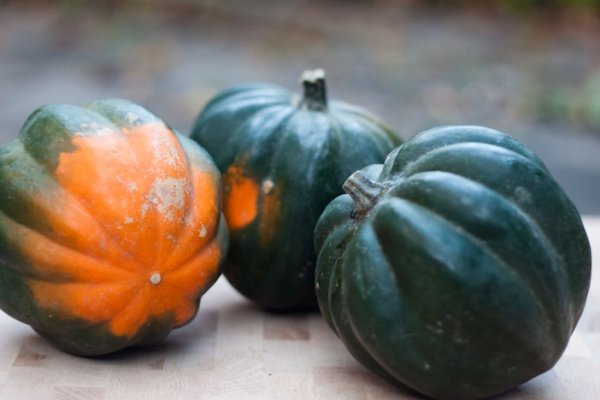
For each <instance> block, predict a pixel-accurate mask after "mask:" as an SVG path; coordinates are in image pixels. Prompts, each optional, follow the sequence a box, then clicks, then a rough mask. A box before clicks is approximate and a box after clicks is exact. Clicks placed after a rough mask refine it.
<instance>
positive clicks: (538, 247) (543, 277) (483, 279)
mask: <svg viewBox="0 0 600 400" xmlns="http://www.w3.org/2000/svg"><path fill="white" fill-rule="evenodd" d="M344 188H345V190H346V192H347V193H348V194H346V195H342V196H340V197H338V198H336V199H335V200H334V201H333V202H331V204H329V206H328V207H327V208H326V209H325V211H324V212H323V215H322V216H321V217H320V219H319V222H318V224H317V228H316V232H315V243H316V247H317V249H318V252H319V257H318V262H317V267H316V275H317V277H316V286H317V296H318V300H319V306H320V308H321V311H322V313H323V315H324V317H325V318H326V320H327V322H328V324H329V325H330V326H331V328H332V329H333V330H334V331H335V332H336V333H337V335H338V336H339V337H340V338H341V340H342V341H343V342H344V343H345V345H346V347H347V348H348V350H349V351H350V352H351V353H352V355H353V356H354V357H355V358H356V359H357V360H358V361H359V362H360V363H362V364H363V365H364V366H366V367H367V368H369V369H371V370H372V371H374V372H375V373H377V374H379V375H380V376H382V377H384V378H386V379H387V380H389V381H391V382H393V383H395V384H397V385H401V386H405V387H408V388H411V389H413V390H415V391H417V392H420V393H423V394H426V395H428V396H431V397H433V398H437V399H480V398H484V397H488V396H492V395H494V394H497V393H501V392H503V391H506V390H508V389H510V388H512V387H515V386H517V385H519V384H520V383H522V382H525V381H527V380H529V379H531V378H533V377H535V376H536V375H538V374H541V373H542V372H544V371H546V370H548V369H549V368H551V367H552V366H553V365H554V364H555V363H556V361H557V360H558V359H559V357H560V356H561V354H562V353H563V351H564V350H565V347H566V345H567V342H568V340H569V337H570V335H571V333H572V332H573V329H574V328H575V325H576V323H577V321H578V319H579V317H580V315H581V312H582V310H583V306H584V303H585V299H586V296H587V292H588V288H589V283H590V267H591V259H590V245H589V242H588V239H587V236H586V233H585V231H584V228H583V225H582V223H581V219H580V216H579V214H578V212H577V210H576V209H575V207H574V205H573V204H572V203H571V201H570V200H569V199H568V198H567V196H566V195H565V193H564V192H563V191H562V189H561V188H560V187H559V186H558V184H557V183H556V182H555V181H554V179H553V178H552V176H551V175H550V173H549V172H548V170H547V169H546V167H545V166H544V164H543V163H542V161H540V159H539V158H538V157H536V156H535V155H534V154H533V153H532V152H531V151H530V150H528V149H527V148H526V147H525V146H523V145H522V144H520V143H519V142H517V141H516V140H514V139H513V138H511V137H510V136H508V135H505V134H503V133H500V132H497V131H493V130H491V129H487V128H481V127H444V128H437V129H433V130H430V131H427V132H424V133H421V134H419V135H417V136H416V137H414V138H413V139H412V140H410V141H408V142H407V143H406V144H404V145H402V146H400V147H399V148H397V149H396V150H394V151H393V152H392V153H390V155H389V156H388V157H387V159H386V161H385V164H384V165H383V166H382V165H374V166H370V167H368V168H366V169H363V170H362V171H358V172H356V173H355V174H353V175H352V176H351V177H350V178H349V179H348V180H347V181H346V183H345V184H344Z"/></svg>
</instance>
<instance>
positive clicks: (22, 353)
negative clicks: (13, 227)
mask: <svg viewBox="0 0 600 400" xmlns="http://www.w3.org/2000/svg"><path fill="white" fill-rule="evenodd" d="M584 222H585V224H586V229H587V231H588V235H589V237H590V241H591V243H592V249H593V259H594V273H593V277H592V287H591V291H590V295H589V297H588V302H587V306H586V310H585V312H584V313H583V316H582V318H581V321H580V323H579V326H578V327H577V330H576V331H575V333H574V334H573V336H572V338H571V341H570V343H569V347H568V348H567V350H566V352H565V354H564V355H563V357H562V358H561V360H560V361H559V362H558V364H557V365H556V366H555V367H554V368H553V369H552V370H551V371H549V372H547V373H545V374H543V375H541V376H539V377H537V378H536V379H533V380H532V381H530V382H528V383H526V384H524V385H522V386H521V387H519V388H517V389H515V390H513V391H511V392H509V393H507V394H505V395H503V396H500V397H498V398H497V400H533V399H536V400H537V399H540V400H541V399H543V400H555V399H556V400H597V399H598V398H600V395H599V394H598V393H600V277H599V276H598V270H599V269H600V261H598V260H600V217H586V218H585V219H584ZM0 331H1V332H2V335H0V399H11V400H12V399H27V400H29V399H51V400H84V399H85V400H97V399H106V400H108V399H111V400H112V399H119V400H120V399H161V400H171V399H178V400H187V399H236V400H237V399H286V400H288V399H290V400H294V399H298V400H301V399H302V400H306V399H323V400H332V399H344V400H353V399H357V400H387V399H399V400H404V399H417V398H419V397H417V396H414V395H411V394H409V393H406V392H404V391H401V390H400V389H396V388H394V387H392V386H390V385H388V384H387V383H385V382H383V381H382V380H381V379H379V378H377V377H376V376H374V375H373V374H371V373H369V372H368V371H366V370H365V369H364V368H362V367H361V366H360V365H358V364H357V363H356V361H354V359H352V357H350V355H349V354H348V352H347V351H346V349H345V348H344V346H343V345H342V344H341V342H340V341H339V340H338V339H337V337H336V336H335V335H334V334H333V333H332V332H331V331H330V330H329V328H328V327H327V326H326V325H325V323H324V321H323V320H322V319H321V317H320V316H319V315H318V314H317V313H314V314H309V315H293V316H284V315H277V314H268V313H264V312H262V311H261V310H259V309H258V308H256V307H254V306H253V305H251V304H250V303H249V302H247V301H246V300H245V299H244V298H242V297H241V296H240V295H238V294H237V293H236V292H235V291H234V290H233V289H232V288H231V287H230V286H229V285H228V284H227V282H226V281H225V280H223V279H220V280H219V282H217V284H216V285H215V287H214V288H212V289H211V290H210V291H209V293H208V294H207V295H206V296H205V297H204V299H203V301H202V304H201V307H200V312H199V314H198V316H197V317H196V319H195V320H194V321H193V322H192V323H191V324H189V325H187V326H185V327H183V328H181V329H179V330H177V331H175V332H173V333H172V334H171V335H170V336H169V338H168V340H167V341H166V342H165V343H164V344H162V345H160V346H157V347H152V348H137V349H130V350H125V351H122V352H120V353H117V354H114V355H110V356H105V357H99V358H94V359H89V358H80V357H74V356H71V355H68V354H65V353H63V352H61V351H59V350H57V349H55V348H54V347H52V346H51V345H50V344H48V343H47V342H46V341H45V340H44V339H42V338H41V337H39V336H37V335H36V334H35V333H34V332H33V331H32V330H31V329H30V328H29V327H28V326H26V325H23V324H21V323H19V322H17V321H15V320H13V319H11V318H10V317H8V316H6V315H5V314H0Z"/></svg>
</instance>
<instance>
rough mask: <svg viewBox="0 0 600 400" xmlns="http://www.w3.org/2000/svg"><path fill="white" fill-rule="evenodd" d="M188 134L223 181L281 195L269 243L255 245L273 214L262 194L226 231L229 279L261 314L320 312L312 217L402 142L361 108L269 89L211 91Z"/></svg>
mask: <svg viewBox="0 0 600 400" xmlns="http://www.w3.org/2000/svg"><path fill="white" fill-rule="evenodd" d="M190 136H191V138H192V139H194V140H196V141H197V142H198V143H200V145H201V146H202V147H204V148H205V149H206V150H207V151H208V152H209V153H210V154H211V155H212V156H213V158H214V159H215V162H216V163H217V166H218V167H219V169H220V171H221V172H222V173H223V174H224V175H225V174H226V172H227V171H228V169H229V168H230V167H232V166H239V167H241V168H242V169H243V171H244V174H245V177H247V178H250V179H252V180H253V181H254V182H257V184H258V186H259V187H261V186H262V184H264V182H272V183H273V190H276V191H277V192H278V193H279V209H278V210H277V212H278V218H277V219H276V222H274V226H273V227H272V230H273V231H272V233H271V235H269V236H270V237H269V239H268V240H261V224H264V223H265V221H266V220H268V219H269V217H270V216H269V215H266V214H267V213H266V212H264V211H263V206H264V204H265V196H264V194H261V196H260V197H259V199H258V207H257V208H258V214H257V217H256V218H255V219H254V220H253V221H252V222H251V223H250V224H248V225H246V226H244V227H243V228H242V229H230V235H231V242H230V251H229V254H228V260H227V263H226V266H225V269H224V275H225V277H226V278H227V279H228V280H229V282H230V283H231V284H232V285H233V286H234V287H235V288H236V289H237V290H238V291H239V292H240V293H242V294H243V295H244V296H246V297H247V298H249V299H251V300H253V301H254V302H256V303H257V304H259V305H260V306H261V307H263V308H265V309H268V310H271V311H281V312H285V311H300V310H311V309H316V308H317V302H316V297H315V292H314V265H315V262H316V254H315V250H314V246H313V232H314V226H315V224H316V221H317V219H318V217H319V215H320V214H321V212H322V211H323V209H324V208H325V206H326V205H327V204H328V203H329V202H330V201H331V200H332V199H333V198H335V197H336V196H338V195H339V194H341V193H342V190H341V185H342V183H343V182H344V180H345V179H346V177H347V176H348V175H349V174H350V173H352V172H353V171H355V170H357V169H360V168H362V167H364V166H366V165H369V164H373V163H379V162H382V161H383V159H384V158H385V155H386V154H387V153H388V152H389V151H390V150H391V149H392V148H393V146H394V145H395V144H398V143H399V139H398V138H397V137H395V136H394V135H393V134H392V133H391V131H390V130H389V129H388V128H386V127H385V126H384V125H383V124H382V123H381V122H379V121H378V120H377V119H376V117H374V116H372V115H371V114H369V113H368V112H366V111H364V110H362V109H360V108H357V107H354V106H351V105H348V104H345V103H340V102H330V103H329V106H328V108H327V109H326V110H323V111H320V110H312V109H308V108H307V107H302V106H301V102H300V99H299V98H298V97H297V96H294V95H293V94H291V93H290V92H288V91H287V90H285V89H282V88H279V87H276V86H270V85H244V86H239V87H235V88H233V89H230V90H227V91H224V92H223V93H221V94H219V95H217V97H215V98H214V99H213V100H211V102H210V103H209V104H208V105H207V106H206V108H205V109H204V110H203V111H202V113H201V114H200V116H199V117H198V120H197V121H196V123H195V125H194V127H193V130H192V133H191V135H190ZM225 181H226V179H225ZM225 185H227V183H225ZM226 190H227V187H226Z"/></svg>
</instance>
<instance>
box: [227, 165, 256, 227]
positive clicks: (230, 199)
mask: <svg viewBox="0 0 600 400" xmlns="http://www.w3.org/2000/svg"><path fill="white" fill-rule="evenodd" d="M224 182H225V196H224V204H223V211H224V213H225V219H226V220H227V225H228V226H229V228H230V229H232V230H238V229H242V228H244V227H245V226H246V225H248V224H250V223H252V221H254V220H255V219H256V214H257V211H258V209H257V203H258V198H259V194H260V193H259V188H258V185H257V184H256V182H254V180H252V179H250V178H248V177H246V176H244V170H243V169H242V168H241V167H239V166H237V165H232V166H231V167H229V169H228V170H227V172H226V173H225V176H224Z"/></svg>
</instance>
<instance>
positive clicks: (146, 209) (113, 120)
mask: <svg viewBox="0 0 600 400" xmlns="http://www.w3.org/2000/svg"><path fill="white" fill-rule="evenodd" d="M0 188H1V191H0V307H1V308H2V310H4V311H5V312H6V313H8V314H9V315H11V316H13V317H14V318H16V319H18V320H20V321H22V322H25V323H26V324H29V325H31V326H32V327H33V329H35V330H36V331H37V332H38V333H39V334H40V335H42V336H44V337H45V338H47V339H48V340H49V341H51V342H53V343H55V344H56V345H57V346H58V347H60V348H62V349H63V350H65V351H67V352H70V353H74V354H79V355H99V354H105V353H110V352H114V351H116V350H119V349H122V348H124V347H127V346H131V345H141V344H150V343H155V342H158V341H161V340H162V339H163V338H164V337H165V336H166V335H167V334H168V333H169V332H170V331H171V330H172V329H173V328H176V327H179V326H182V325H184V324H186V323H188V322H189V321H190V320H191V319H192V318H193V317H194V315H195V314H196V312H197V310H198V304H199V300H200V297H201V296H202V294H203V293H204V292H205V291H206V290H207V289H208V288H209V287H210V286H211V285H212V284H213V283H214V282H215V280H216V279H217V277H218V276H219V274H220V265H221V260H222V259H223V258H224V256H225V254H226V250H227V242H228V234H227V228H226V226H225V223H224V222H221V220H222V215H221V182H220V175H219V172H218V170H217V169H216V167H215V166H214V164H213V161H212V159H211V158H210V156H209V155H208V154H207V153H206V152H205V151H204V150H203V149H202V148H200V147H199V146H198V145H197V144H195V143H194V142H193V141H191V140H189V139H187V138H184V137H182V136H179V135H177V134H176V133H175V132H174V131H173V130H172V129H171V128H169V126H167V125H166V124H165V123H164V122H163V121H161V120H160V119H158V118H157V117H155V116H154V115H152V114H151V113H149V112H148V111H146V110H145V109H143V108H142V107H140V106H137V105H135V104H132V103H130V102H127V101H123V100H103V101H96V102H93V103H91V104H89V105H87V106H85V107H81V108H80V107H76V106H71V105H47V106H44V107H41V108H40V109H38V110H37V111H35V112H34V113H33V114H32V115H31V116H30V117H29V119H28V120H27V122H26V123H25V125H24V126H23V128H22V130H21V133H20V135H19V137H18V139H17V140H15V141H14V142H12V143H10V144H8V145H7V146H5V147H3V148H2V149H0Z"/></svg>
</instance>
